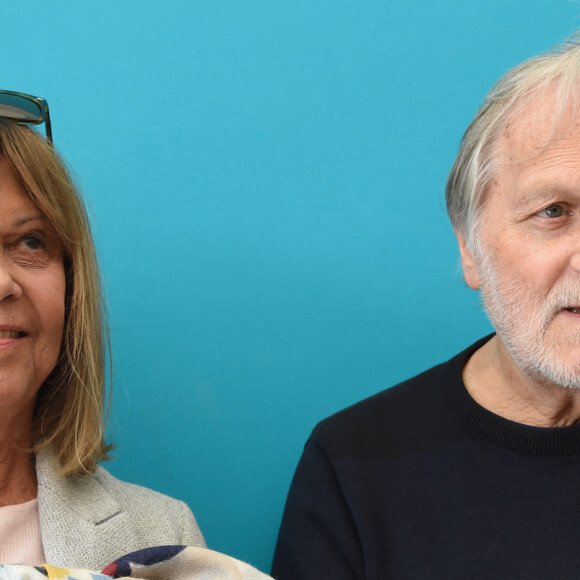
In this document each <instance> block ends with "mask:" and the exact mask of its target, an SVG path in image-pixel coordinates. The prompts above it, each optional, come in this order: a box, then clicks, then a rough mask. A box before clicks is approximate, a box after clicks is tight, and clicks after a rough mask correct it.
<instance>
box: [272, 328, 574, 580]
mask: <svg viewBox="0 0 580 580" xmlns="http://www.w3.org/2000/svg"><path fill="white" fill-rule="evenodd" d="M488 339H489V337H487V338H486V339H483V340H481V341H479V342H478V343H476V344H474V345H472V346H471V347H470V348H468V349H467V350H466V351H464V352H462V353H461V354H459V355H457V356H456V357H454V358H453V359H451V360H450V361H448V362H447V363H444V364H442V365H439V366H436V367H434V368H432V369H430V370H428V371H427V372H425V373H423V374H421V375H419V376H417V377H415V378H413V379H411V380H409V381H406V382H404V383H402V384H400V385H398V386H396V387H393V388H391V389H388V390H386V391H383V392H382V393H379V394H377V395H375V396H373V397H371V398H369V399H366V400H365V401H362V402H360V403H358V404H356V405H354V406H352V407H350V408H348V409H346V410H344V411H341V412H340V413H338V414H336V415H333V416H332V417H330V418H328V419H326V420H325V421H322V422H321V423H320V424H319V425H318V426H317V427H316V428H315V429H314V432H313V433H312V436H311V437H310V439H309V441H308V442H307V444H306V447H305V449H304V453H303V455H302V458H301V460H300V463H299V465H298V468H297V470H296V474H295V476H294V480H293V482H292V486H291V489H290V493H289V495H288V501H287V504H286V508H285V511H284V517H283V521H282V526H281V529H280V534H279V537H278V544H277V547H276V552H275V556H274V565H273V569H272V575H273V576H274V577H275V578H276V579H278V580H303V579H304V580H326V579H330V580H343V579H345V580H346V579H363V578H364V579H368V580H378V579H381V580H382V579H386V578H413V579H420V578H461V579H465V578H471V579H473V578H494V579H496V578H501V579H503V578H526V579H530V578H540V579H555V578H577V577H580V425H575V426H573V427H564V428H550V429H546V428H538V427H529V426H526V425H521V424H518V423H514V422H512V421H508V420H506V419H503V418H501V417H499V416H498V415H495V414H493V413H491V412H489V411H487V410H486V409H484V408H483V407H481V406H480V405H478V404H477V403H476V402H475V401H474V400H473V399H472V398H471V397H470V396H469V394H468V393H467V391H466V389H465V386H464V384H463V381H462V378H461V374H462V370H463V367H464V365H465V363H466V362H467V360H468V358H469V357H470V356H471V354H473V352H475V350H476V349H477V348H479V347H480V346H481V345H482V344H483V343H484V342H485V340H488Z"/></svg>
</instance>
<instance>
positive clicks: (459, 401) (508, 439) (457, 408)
mask: <svg viewBox="0 0 580 580" xmlns="http://www.w3.org/2000/svg"><path fill="white" fill-rule="evenodd" d="M492 336H493V334H491V335H489V336H486V337H485V338H483V339H481V340H479V341H478V342H476V343H475V344H473V345H471V346H470V347H469V348H468V349H466V350H464V351H463V352H462V353H460V354H458V355H457V356H456V357H454V358H453V359H451V361H449V364H448V365H445V370H446V372H447V373H448V376H447V377H445V379H446V380H445V383H446V384H447V385H448V386H449V399H448V401H449V405H450V407H451V409H452V411H453V413H454V414H456V415H457V416H458V417H459V418H460V419H461V421H462V422H463V423H464V424H465V425H466V426H467V427H469V428H470V429H471V430H472V431H474V432H476V433H477V434H478V435H480V436H481V437H483V438H484V439H487V440H488V441H490V442H491V443H494V444H496V445H501V446H502V447H506V448H508V449H511V450H512V451H518V452H520V453H525V454H527V455H537V456H543V457H566V456H572V455H580V424H578V425H572V426H570V427H532V426H529V425H523V424H521V423H516V422H514V421H510V420H508V419H504V418H503V417H500V416H499V415H496V414H495V413H492V412H491V411H488V410H487V409H485V408H484V407H482V406H481V405H479V404H478V403H477V402H476V401H475V400H474V399H473V398H472V397H471V395H470V394H469V393H468V392H467V389H466V388H465V385H464V383H463V380H462V377H461V375H462V372H463V368H464V367H465V364H466V363H467V361H468V360H469V357H471V355H472V354H473V353H474V352H475V351H476V350H477V349H478V348H480V347H481V346H482V345H483V344H485V343H486V342H487V341H488V340H489V339H490V338H491V337H492Z"/></svg>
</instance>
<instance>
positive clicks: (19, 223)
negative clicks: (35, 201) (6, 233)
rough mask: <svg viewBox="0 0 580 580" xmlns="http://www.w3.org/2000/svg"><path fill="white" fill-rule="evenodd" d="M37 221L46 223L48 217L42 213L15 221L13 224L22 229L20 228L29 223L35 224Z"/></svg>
mask: <svg viewBox="0 0 580 580" xmlns="http://www.w3.org/2000/svg"><path fill="white" fill-rule="evenodd" d="M37 220H42V221H46V216H44V215H42V214H41V213H39V214H35V215H31V216H26V217H23V218H20V219H17V220H15V221H14V222H13V225H14V226H16V227H20V226H23V225H24V224H27V223H28V222H34V221H37Z"/></svg>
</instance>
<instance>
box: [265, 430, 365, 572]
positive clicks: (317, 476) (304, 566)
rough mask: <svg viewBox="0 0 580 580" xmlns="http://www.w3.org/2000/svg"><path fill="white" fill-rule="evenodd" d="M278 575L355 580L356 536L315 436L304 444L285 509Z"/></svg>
mask: <svg viewBox="0 0 580 580" xmlns="http://www.w3.org/2000/svg"><path fill="white" fill-rule="evenodd" d="M272 576H273V577H274V578H276V579H277V580H320V579H321V578H332V579H333V580H359V579H363V578H364V577H365V574H364V567H363V556H362V550H361V543H360V539H359V536H358V533H357V530H356V526H355V522H354V519H353V516H352V513H351V511H350V509H349V506H348V502H347V500H346V499H345V497H344V494H343V491H342V489H341V485H340V482H339V480H338V478H337V476H336V473H335V470H334V468H333V465H332V463H331V461H330V460H329V458H328V456H327V454H326V453H325V452H324V450H323V449H322V447H321V446H320V445H319V444H318V443H317V441H316V440H315V438H314V436H313V437H311V439H310V440H309V441H308V443H307V444H306V447H305V449H304V453H303V454H302V457H301V459H300V462H299V464H298V467H297V469H296V473H295V475H294V479H293V481H292V485H291V487H290V492H289V494H288V499H287V502H286V507H285V509H284V515H283V518H282V525H281V528H280V533H279V535H278V542H277V545H276V551H275V554H274V563H273V567H272Z"/></svg>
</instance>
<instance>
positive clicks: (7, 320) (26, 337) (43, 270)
mask: <svg viewBox="0 0 580 580" xmlns="http://www.w3.org/2000/svg"><path fill="white" fill-rule="evenodd" d="M62 254H63V250H62V246H61V243H60V240H59V238H58V236H57V234H56V232H55V230H54V229H53V228H52V226H51V225H50V224H49V222H48V220H47V219H46V218H45V217H44V216H43V215H42V214H41V213H40V212H39V211H38V210H37V209H36V208H35V207H34V205H32V203H31V202H30V200H29V199H28V197H27V196H26V194H25V193H24V191H23V189H22V187H21V185H20V184H19V182H18V180H17V178H16V176H15V174H14V172H13V171H12V169H11V168H10V166H9V165H8V163H7V162H6V161H5V160H4V159H2V158H1V157H0V413H1V416H0V420H1V421H2V422H3V423H5V422H7V421H10V422H12V423H14V421H15V422H16V424H18V422H22V425H21V426H22V427H24V428H27V426H28V422H29V421H30V418H31V417H32V411H33V408H34V400H35V397H36V394H37V393H38V390H39V388H40V386H41V385H42V383H43V382H44V381H45V379H46V378H47V377H48V375H49V374H50V372H51V371H52V369H53V368H54V367H55V365H56V362H57V360H58V355H59V352H60V345H61V341H62V334H63V329H64V302H65V300H64V298H65V274H64V266H63V255H62Z"/></svg>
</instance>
